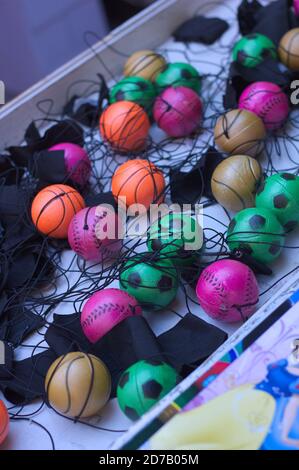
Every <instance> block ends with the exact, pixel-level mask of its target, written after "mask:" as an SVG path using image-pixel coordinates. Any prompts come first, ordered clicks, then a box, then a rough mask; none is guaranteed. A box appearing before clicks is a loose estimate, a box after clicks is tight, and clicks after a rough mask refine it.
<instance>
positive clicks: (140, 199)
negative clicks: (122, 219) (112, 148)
mask: <svg viewBox="0 0 299 470" xmlns="http://www.w3.org/2000/svg"><path fill="white" fill-rule="evenodd" d="M164 189H165V179H164V176H163V173H162V171H161V170H159V169H158V168H157V167H156V166H155V165H154V164H153V163H151V162H149V161H147V160H140V159H138V160H129V161H127V162H125V163H123V164H122V165H120V166H119V167H118V168H117V170H116V171H115V173H114V175H113V177H112V193H113V196H114V197H115V199H118V198H124V197H125V198H126V205H127V207H129V206H131V205H132V204H142V205H143V206H145V207H146V209H149V206H150V205H151V204H152V203H155V204H159V203H161V202H162V201H163V200H164V194H163V192H164Z"/></svg>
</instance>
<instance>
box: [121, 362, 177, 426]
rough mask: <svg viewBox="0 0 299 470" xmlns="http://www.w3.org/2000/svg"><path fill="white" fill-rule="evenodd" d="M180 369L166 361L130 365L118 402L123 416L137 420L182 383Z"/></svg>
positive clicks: (122, 379)
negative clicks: (177, 369)
mask: <svg viewBox="0 0 299 470" xmlns="http://www.w3.org/2000/svg"><path fill="white" fill-rule="evenodd" d="M179 380H180V378H179V376H178V374H177V372H176V370H175V369H174V368H173V367H171V366H169V365H168V364H166V363H165V362H162V361H157V360H154V359H147V360H145V361H139V362H136V363H135V364H133V365H132V366H130V367H129V368H128V369H127V370H125V372H123V374H122V375H121V377H120V380H119V382H118V387H117V400H118V404H119V406H120V408H121V410H122V411H123V413H124V414H125V415H126V416H127V417H128V418H129V419H131V420H132V421H137V420H138V419H139V418H140V417H141V416H142V415H143V414H144V413H146V412H147V411H148V410H150V409H151V408H152V407H153V406H154V405H155V404H156V403H158V401H159V400H161V399H162V398H163V397H164V396H165V395H167V394H168V393H169V392H170V391H171V390H172V389H173V388H174V387H175V386H176V385H177V384H178V382H179Z"/></svg>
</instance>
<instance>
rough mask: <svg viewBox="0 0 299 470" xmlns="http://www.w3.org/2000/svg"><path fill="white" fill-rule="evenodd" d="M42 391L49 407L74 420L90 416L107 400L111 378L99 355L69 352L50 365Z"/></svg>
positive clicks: (97, 411)
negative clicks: (43, 390)
mask: <svg viewBox="0 0 299 470" xmlns="http://www.w3.org/2000/svg"><path fill="white" fill-rule="evenodd" d="M45 390H46V394H47V399H48V402H49V404H50V406H51V407H52V408H54V410H56V411H57V412H58V413H61V414H62V415H64V416H68V417H70V418H73V419H80V418H89V417H90V416H93V415H95V414H97V413H99V411H100V410H101V409H102V408H103V407H104V406H105V405H106V403H107V402H108V400H109V397H110V391H111V377H110V373H109V371H108V369H107V367H106V366H105V364H104V363H103V362H102V361H101V360H100V359H99V358H98V357H96V356H93V355H92V354H85V353H82V352H71V353H68V354H66V355H65V356H60V357H59V358H58V359H56V361H54V362H53V364H52V365H51V366H50V368H49V370H48V372H47V375H46V380H45Z"/></svg>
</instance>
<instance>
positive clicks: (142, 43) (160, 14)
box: [0, 0, 299, 449]
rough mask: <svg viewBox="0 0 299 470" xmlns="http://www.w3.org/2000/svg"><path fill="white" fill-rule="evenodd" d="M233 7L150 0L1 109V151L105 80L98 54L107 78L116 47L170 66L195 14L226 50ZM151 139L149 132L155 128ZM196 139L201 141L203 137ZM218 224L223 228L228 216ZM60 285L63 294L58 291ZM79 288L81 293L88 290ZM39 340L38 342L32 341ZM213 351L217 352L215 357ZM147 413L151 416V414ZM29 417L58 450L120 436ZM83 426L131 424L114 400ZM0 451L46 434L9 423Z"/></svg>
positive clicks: (159, 324)
mask: <svg viewBox="0 0 299 470" xmlns="http://www.w3.org/2000/svg"><path fill="white" fill-rule="evenodd" d="M238 3H239V0H227V1H226V2H204V1H201V0H188V1H186V0H160V1H158V2H156V3H155V4H154V5H152V6H151V7H150V8H148V9H146V10H144V11H143V12H142V13H141V14H139V15H137V16H136V17H135V18H133V19H132V20H130V21H128V22H127V23H126V24H124V25H123V26H121V27H120V28H118V29H116V30H115V31H114V32H112V33H111V34H110V35H109V36H107V37H106V38H105V39H104V40H103V41H100V42H99V43H98V44H96V45H95V46H93V50H92V51H91V50H88V51H86V52H84V53H82V54H81V55H79V56H78V57H76V58H75V59H74V60H72V61H71V62H69V63H67V64H66V65H65V66H63V67H62V68H60V69H59V70H57V71H56V72H54V73H53V74H52V75H50V76H48V77H47V78H46V79H44V80H43V81H42V82H40V83H38V84H36V85H35V86H34V87H32V88H31V89H30V90H28V91H27V92H26V93H24V94H23V95H21V96H20V97H18V98H17V99H15V100H14V101H12V102H11V103H9V104H8V105H7V106H4V107H3V108H2V109H1V111H0V146H1V147H2V150H3V149H4V148H5V147H7V146H8V145H15V144H17V143H20V142H21V141H22V138H23V135H24V131H25V129H26V127H27V126H28V124H29V123H30V122H31V121H32V120H33V119H34V120H37V119H42V118H44V113H43V112H41V111H40V106H41V103H43V109H48V108H47V106H48V105H49V101H47V100H53V103H54V104H55V109H54V108H52V109H51V112H52V113H53V112H56V113H61V111H62V108H63V105H64V104H65V102H66V100H67V90H68V88H69V86H70V85H71V84H73V83H74V82H77V81H78V80H92V79H95V77H96V74H97V73H102V74H104V75H105V76H106V78H109V77H108V76H107V73H106V70H105V68H104V67H103V66H102V65H101V62H100V60H99V57H100V59H101V61H103V62H104V63H107V64H109V69H110V70H111V72H112V73H113V74H114V75H117V74H121V71H122V67H123V62H124V60H125V59H124V58H123V57H121V56H120V55H119V54H117V53H116V52H115V50H117V51H122V52H124V53H126V54H129V53H130V52H133V51H135V50H136V49H142V48H158V49H159V51H161V52H162V53H165V52H167V58H168V60H169V61H176V60H182V61H184V53H185V52H186V47H185V46H184V45H182V44H180V43H174V42H173V41H172V40H171V39H169V38H170V36H171V33H172V32H173V31H174V29H175V28H176V27H177V26H178V25H180V24H181V23H182V22H184V21H185V20H186V19H188V18H190V17H192V16H194V14H195V13H196V12H200V13H201V14H206V15H207V16H220V17H222V18H223V19H227V21H228V22H229V24H230V26H231V28H230V30H229V31H228V32H227V33H225V35H224V36H223V38H221V41H222V43H225V44H227V45H228V46H229V45H230V44H232V43H233V41H234V40H235V38H236V37H237V27H236V21H235V12H236V7H237V5H238ZM188 58H189V60H191V61H192V62H193V64H194V65H195V66H196V67H198V69H199V70H200V71H201V72H202V73H204V74H206V73H209V72H211V70H215V66H213V65H212V63H213V62H214V63H215V61H217V60H218V61H219V63H220V62H221V63H223V64H228V63H229V60H230V57H229V52H228V51H227V54H226V55H225V56H224V55H219V54H217V45H213V46H209V47H207V46H203V45H195V44H192V45H191V47H190V48H189V49H188ZM208 62H209V63H208ZM85 86H86V85H84V84H82V83H81V85H80V84H77V85H76V89H75V88H74V87H73V88H72V94H80V91H81V92H82V90H83V89H85ZM206 86H209V85H206ZM211 86H213V84H211ZM214 86H215V84H214ZM215 98H216V97H215ZM218 101H219V107H220V109H221V104H220V101H221V100H220V97H218ZM41 124H42V122H41ZM154 134H155V135H156V133H155V131H154ZM202 138H203V139H204V138H205V136H203V137H202ZM188 145H191V144H190V143H189V144H188V142H187V143H186V151H187V150H188ZM279 165H280V167H281V168H284V167H285V166H286V161H285V160H284V158H283V156H282V157H280V160H279ZM209 213H210V214H212V215H213V216H214V217H215V219H216V220H220V221H221V220H224V212H223V210H222V209H221V208H220V207H219V206H214V207H213V208H211V212H209ZM224 221H225V223H227V219H226V220H224ZM209 226H211V227H214V228H218V229H219V228H220V227H221V225H219V224H218V223H217V222H213V224H212V223H211V224H210V225H209ZM296 239H298V231H295V232H294V233H293V234H292V235H290V236H289V237H288V239H287V243H288V245H295V244H296ZM298 255H299V250H284V253H283V255H282V256H281V257H280V259H279V260H278V261H277V262H276V263H274V265H273V269H274V271H275V275H273V276H272V277H271V278H270V279H269V278H267V277H260V278H259V284H260V288H261V291H264V290H266V289H267V288H268V287H269V286H271V285H272V284H273V283H274V282H275V281H276V280H278V279H279V278H280V277H282V276H284V275H286V274H287V273H288V272H290V271H291V270H292V269H296V267H297V265H298V261H297V260H298V259H299V256H298ZM71 257H72V254H71V253H70V252H66V253H65V255H64V257H63V262H64V263H68V260H69V259H71ZM74 278H75V275H74ZM297 279H298V275H297V273H295V274H293V276H292V282H293V283H294V282H297ZM290 282H291V278H288V279H287V281H285V280H284V281H282V282H281V283H280V284H279V285H276V286H275V287H274V288H273V289H272V290H270V291H269V292H268V293H267V295H264V296H263V297H262V300H261V304H263V303H265V302H266V301H267V300H268V299H269V298H271V297H272V296H273V294H274V293H275V294H277V292H278V291H279V290H281V289H282V292H283V291H284V290H285V288H286V286H287V285H288V283H290ZM113 285H115V286H118V283H117V282H116V281H115V282H114V283H113ZM61 288H62V289H63V286H62V287H61ZM86 289H88V286H87V287H86ZM183 305H184V303H183V299H182V295H181V296H180V297H179V298H178V300H177V302H176V304H175V309H176V310H178V311H181V313H186V310H184V309H183ZM194 305H195V304H194ZM55 311H56V313H60V314H64V313H65V314H67V313H69V304H61V305H60V306H59V308H56V310H55ZM193 313H194V314H196V315H198V316H200V317H201V318H203V319H204V320H206V321H209V322H212V321H211V320H210V319H209V318H208V317H207V316H206V315H205V314H204V312H203V311H202V310H201V308H200V307H199V306H194V308H193ZM269 313H270V310H269V309H268V307H267V311H263V313H259V314H256V315H257V316H256V317H254V319H252V320H251V321H250V322H248V323H247V324H246V325H244V326H243V327H242V329H241V330H240V334H242V331H248V329H250V328H251V327H252V325H253V324H254V323H255V318H256V320H257V319H258V318H260V316H261V315H268V314H269ZM147 318H148V320H149V322H150V324H151V326H152V327H153V329H154V330H155V331H156V332H157V333H160V332H163V331H165V330H167V329H169V328H170V327H172V326H173V325H174V324H175V323H176V322H177V320H178V319H177V318H176V317H175V316H174V315H173V314H170V313H167V312H165V313H163V315H157V314H155V315H149V316H148V317H147ZM213 323H214V324H216V325H218V326H220V327H221V328H222V329H226V331H227V332H228V333H234V332H235V331H236V328H237V327H236V326H225V325H223V324H221V325H220V324H218V323H217V322H213ZM238 334H239V332H238ZM38 340H39V338H38V339H37V341H38ZM33 341H34V338H33V339H32V338H30V344H32V342H33ZM221 350H223V348H221ZM217 354H218V353H217V352H216V353H215V357H216V356H217ZM26 355H28V350H26V349H24V350H22V349H20V350H18V351H17V357H18V358H23V357H26ZM203 367H204V366H203ZM187 380H188V379H187ZM166 400H167V399H166ZM38 406H39V405H38V403H34V404H33V405H30V406H28V407H26V409H25V411H24V413H26V414H29V413H30V412H31V411H33V410H36V409H37V408H38ZM152 413H155V410H154V411H153V412H152ZM33 419H34V420H36V421H37V422H39V423H41V424H42V425H43V426H45V427H46V428H47V429H48V430H49V431H50V433H51V435H52V436H53V438H54V441H55V446H56V448H57V449H108V448H110V447H111V445H112V443H113V441H115V439H116V438H117V437H118V436H119V435H120V433H117V432H107V431H101V430H98V429H92V428H90V427H88V426H85V425H84V424H81V423H77V424H74V423H73V422H71V421H69V420H66V419H64V418H62V417H60V416H58V415H57V414H55V412H54V411H52V410H49V409H48V408H46V407H45V406H44V408H43V409H42V410H41V411H40V412H39V413H38V414H36V415H34V417H33ZM147 419H148V417H147V416H145V417H143V420H142V422H141V423H140V424H137V427H138V426H141V425H142V423H144V422H146V420H147ZM89 422H90V423H91V424H93V425H95V426H100V427H103V428H109V429H113V430H114V431H116V430H119V431H121V430H126V429H128V428H129V427H130V426H131V425H132V423H131V422H130V421H129V420H128V419H127V418H126V417H125V416H123V414H122V413H121V412H120V410H119V409H118V406H117V403H116V400H112V401H110V403H109V404H108V406H107V407H106V408H105V409H104V410H103V414H102V415H101V416H98V417H94V418H92V419H91V420H90V421H89ZM2 448H3V449H49V448H51V446H50V440H49V437H48V435H47V434H46V432H43V431H42V430H41V429H40V428H38V427H37V426H36V425H34V424H33V423H32V424H30V423H29V422H25V421H24V422H23V421H19V422H15V421H13V422H12V423H11V429H10V434H9V438H8V439H7V441H6V442H5V444H4V446H2Z"/></svg>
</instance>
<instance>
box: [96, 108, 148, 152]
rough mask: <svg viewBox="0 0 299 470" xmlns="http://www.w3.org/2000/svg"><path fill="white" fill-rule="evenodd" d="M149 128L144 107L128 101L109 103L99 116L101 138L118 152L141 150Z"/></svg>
mask: <svg viewBox="0 0 299 470" xmlns="http://www.w3.org/2000/svg"><path fill="white" fill-rule="evenodd" d="M149 129H150V121H149V118H148V116H147V114H146V112H145V111H144V109H143V108H141V106H139V105H138V104H136V103H132V102H130V101H117V102H116V103H113V104H111V105H110V106H108V107H107V108H106V109H105V110H104V112H103V113H102V115H101V118H100V134H101V136H102V138H103V140H104V141H106V142H108V143H109V144H110V145H111V147H112V148H113V149H114V150H115V151H117V152H120V153H128V152H138V151H140V150H143V149H144V148H145V146H146V142H147V137H148V133H149Z"/></svg>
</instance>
